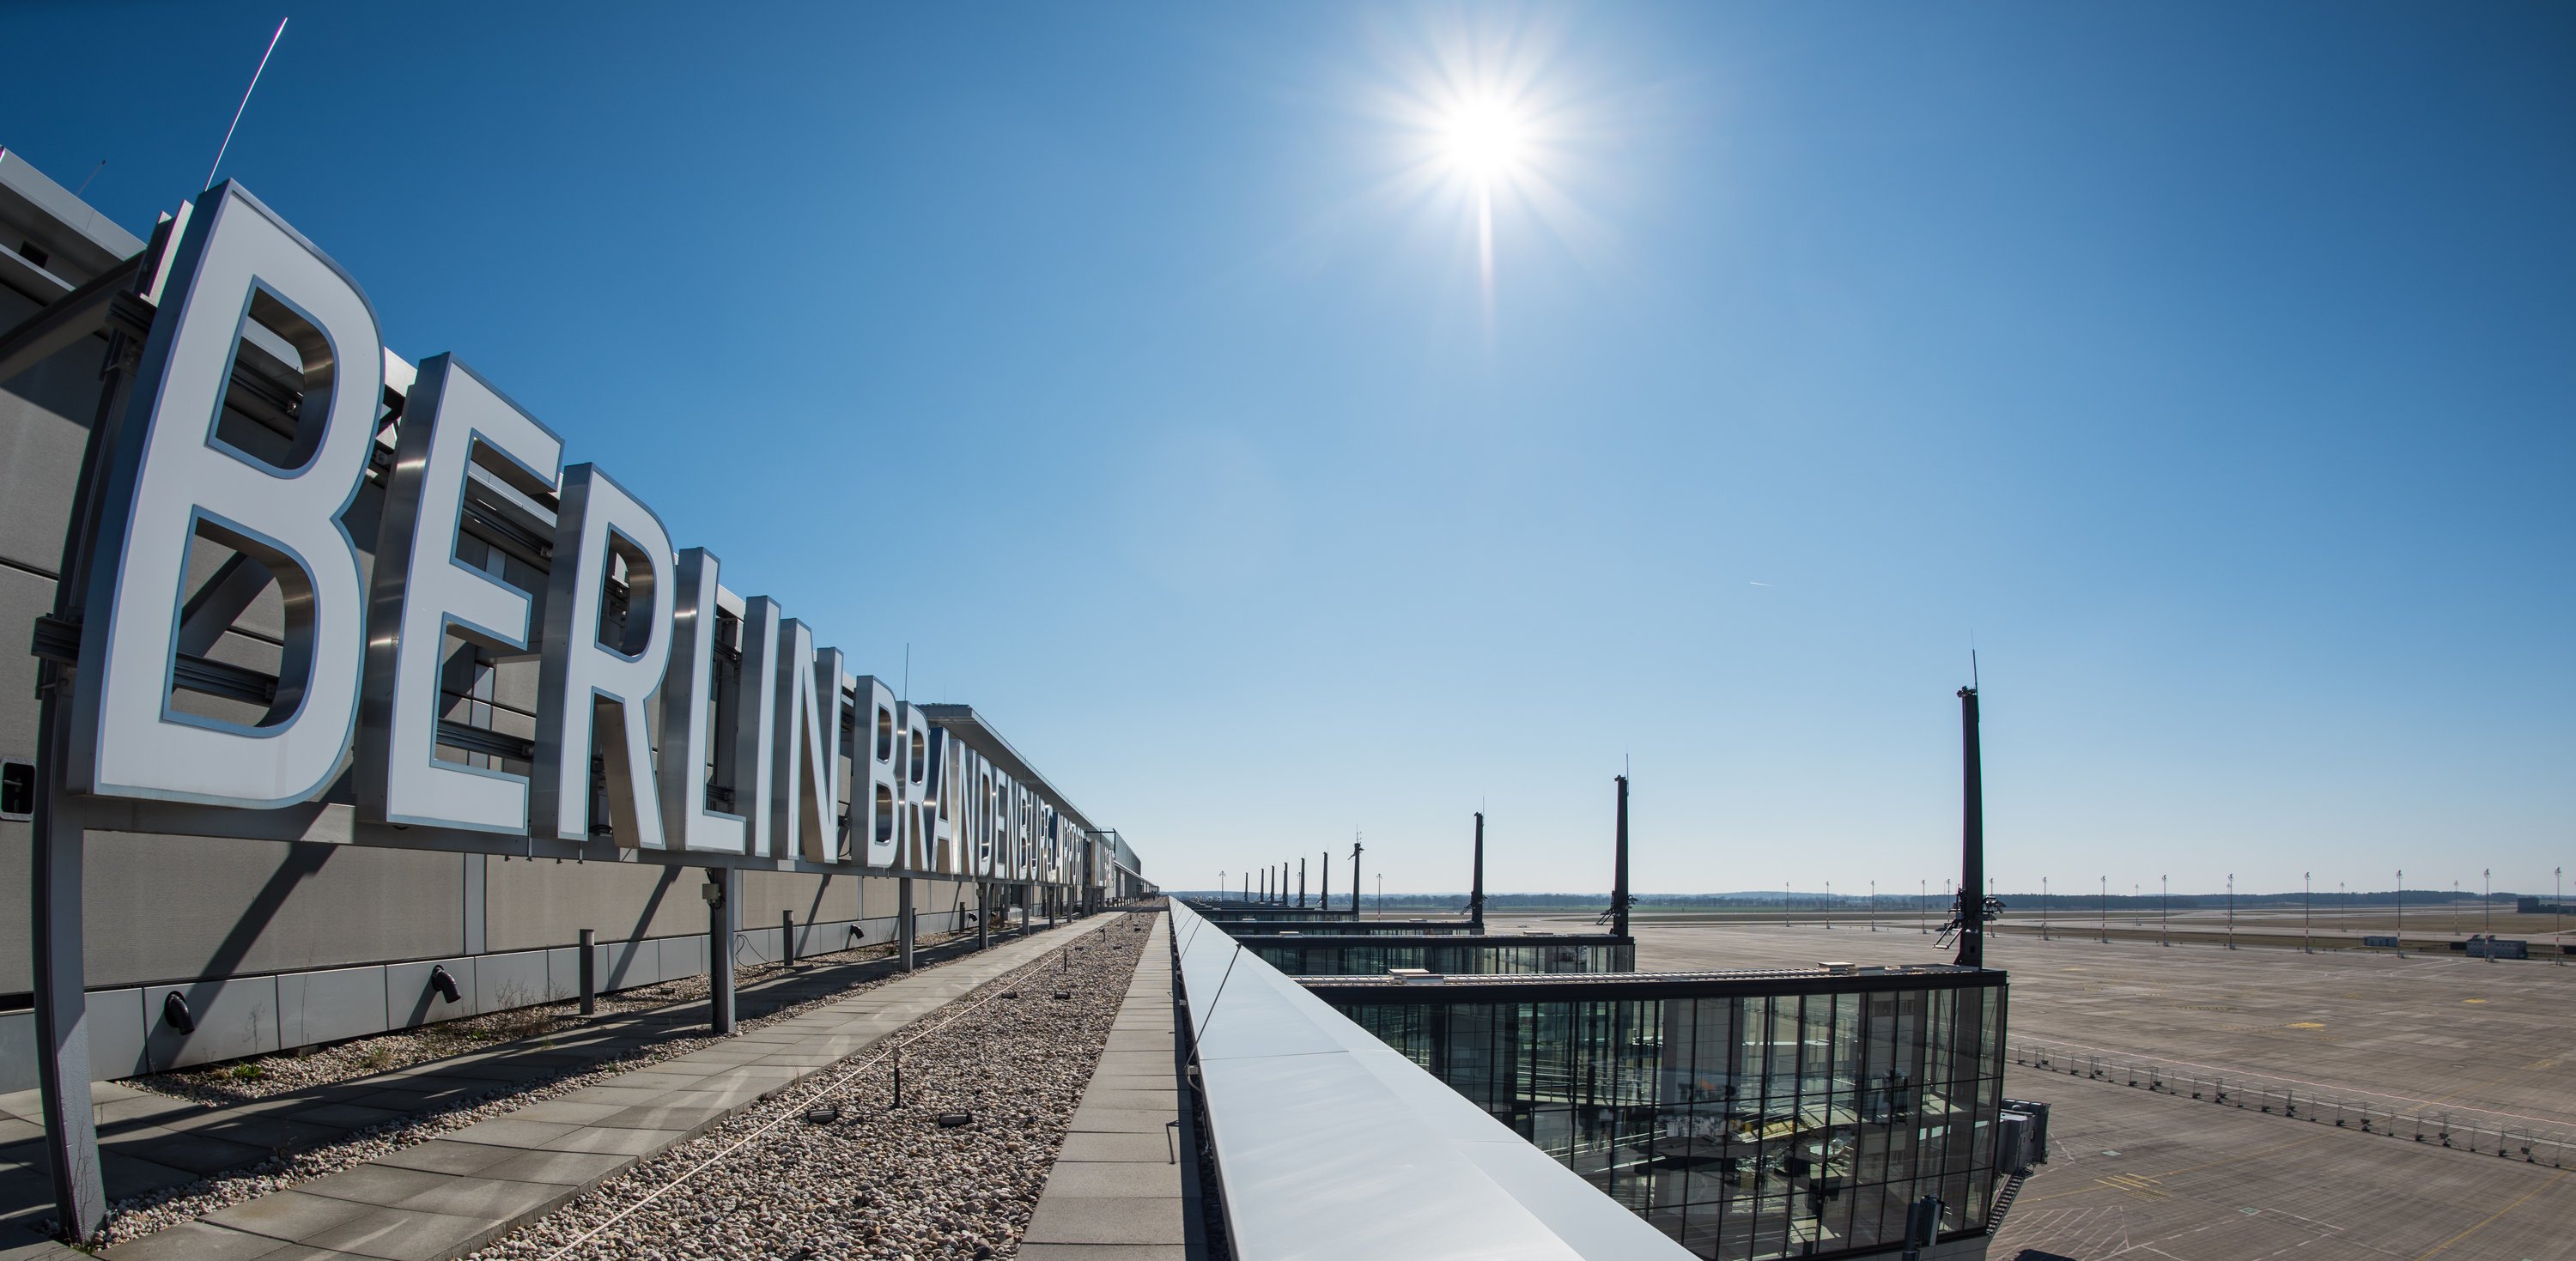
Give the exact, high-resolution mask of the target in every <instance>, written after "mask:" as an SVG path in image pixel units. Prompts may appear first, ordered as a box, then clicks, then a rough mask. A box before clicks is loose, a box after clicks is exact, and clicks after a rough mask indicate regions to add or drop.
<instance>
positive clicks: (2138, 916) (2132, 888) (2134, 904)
mask: <svg viewBox="0 0 2576 1261" xmlns="http://www.w3.org/2000/svg"><path fill="white" fill-rule="evenodd" d="M2146 926H2147V900H2146V899H2145V898H2142V897H2139V896H2138V882H2137V881H2135V880H2132V881H2130V882H2129V927H2131V928H2144V927H2146Z"/></svg>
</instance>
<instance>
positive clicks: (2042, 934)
mask: <svg viewBox="0 0 2576 1261" xmlns="http://www.w3.org/2000/svg"><path fill="white" fill-rule="evenodd" d="M2039 939H2040V940H2041V941H2046V940H2048V877H2046V876H2041V877H2040V878H2039Z"/></svg>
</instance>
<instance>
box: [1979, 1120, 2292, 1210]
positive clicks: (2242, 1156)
mask: <svg viewBox="0 0 2576 1261" xmlns="http://www.w3.org/2000/svg"><path fill="white" fill-rule="evenodd" d="M2324 1137H2325V1135H2324V1134H2311V1135H2309V1136H2308V1137H2306V1138H2299V1139H2292V1140H2290V1141H2289V1142H2286V1143H2276V1144H2274V1145H2272V1146H2270V1147H2260V1148H2256V1149H2255V1150H2253V1151H2250V1152H2240V1153H2238V1154H2237V1155H2234V1156H2228V1157H2223V1158H2221V1159H2218V1160H2212V1161H2206V1162H2204V1163H2201V1164H2197V1165H2184V1166H2183V1167H2182V1168H2180V1169H2168V1170H2166V1171H2164V1172H2163V1173H2154V1174H2122V1175H2119V1176H2121V1177H2134V1178H2143V1179H2145V1180H2146V1181H2148V1182H2162V1181H2164V1180H2165V1179H2167V1178H2171V1177H2176V1176H2179V1175H2181V1174H2186V1173H2196V1172H2198V1171H2200V1170H2203V1169H2215V1168H2217V1167H2218V1166H2220V1165H2232V1164H2235V1163H2236V1162H2237V1161H2240V1160H2252V1159H2253V1158H2255V1157H2257V1156H2268V1155H2271V1154H2272V1153H2273V1152H2277V1151H2287V1150H2289V1149H2290V1148H2293V1147H2304V1146H2306V1145H2307V1144H2309V1143H2313V1142H2316V1141H2317V1140H2318V1139H2321V1138H2324ZM2091 1190H2092V1188H2090V1187H2077V1188H2075V1189H2074V1190H2071V1191H2058V1192H2054V1193H2052V1194H2049V1195H2043V1196H2039V1197H2037V1198H2035V1199H2032V1200H2031V1201H2029V1202H2030V1203H2033V1204H2038V1203H2043V1202H2045V1201H2048V1200H2060V1199H2064V1198H2066V1197H2067V1196H2070V1195H2086V1194H2089V1193H2090V1192H2091Z"/></svg>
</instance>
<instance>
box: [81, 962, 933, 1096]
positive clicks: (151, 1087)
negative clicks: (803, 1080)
mask: <svg viewBox="0 0 2576 1261" xmlns="http://www.w3.org/2000/svg"><path fill="white" fill-rule="evenodd" d="M973 935H974V934H973V932H972V931H969V932H966V933H943V934H939V935H937V936H931V935H927V934H925V935H923V936H922V937H920V938H918V939H916V941H915V942H914V948H915V949H917V950H927V949H929V948H930V947H932V946H935V945H939V944H941V943H944V942H949V941H955V940H958V939H960V938H963V937H972V936H973ZM894 955H895V948H894V947H893V946H890V945H883V944H870V945H866V946H861V947H858V948H857V949H854V950H844V951H840V952H838V953H834V954H818V955H808V956H806V957H804V958H802V959H799V960H797V963H798V964H800V965H813V966H823V965H829V964H844V963H862V962H869V961H874V960H882V959H890V958H893V957H894ZM784 969H785V965H784V964H777V963H762V964H753V965H749V966H743V965H737V966H736V967H735V969H734V986H735V988H736V989H737V990H739V989H741V988H743V987H746V986H749V985H751V984H753V983H755V982H758V981H763V980H766V979H768V978H770V977H773V976H776V975H778V974H779V973H780V972H781V971H783V970H784ZM707 983H708V978H707V977H706V976H705V975H704V974H703V973H702V974H700V975H697V976H693V977H686V978H683V979H681V980H677V981H665V982H663V983H661V984H659V985H641V986H637V987H635V988H633V989H625V990H618V991H615V992H613V993H607V994H601V995H599V996H598V998H597V1000H596V1002H595V1004H594V1006H595V1007H596V1009H597V1012H598V1015H596V1016H593V1017H590V1019H591V1020H597V1019H599V1018H600V1017H604V1016H624V1015H631V1014H634V1013H636V1012H644V1011H651V1010H653V1009H654V1008H657V1007H669V1006H673V1005H676V1004H681V1003H692V1002H704V1001H706V997H707ZM584 1024H585V1021H584V1019H583V1017H582V1015H581V1004H580V1002H579V1001H577V1000H567V1001H565V1002H560V1003H539V1004H533V1005H530V1006H526V1007H514V1008H511V1009H510V1010H508V1011H496V1012H492V1013H490V1014H488V1015H482V1016H468V1017H465V1018H463V1019H459V1020H445V1021H440V1022H439V1023H437V1024H433V1025H419V1026H416V1027H414V1028H410V1029H397V1030H394V1031H392V1032H389V1033H378V1034H370V1035H368V1036H366V1037H363V1038H352V1039H350V1040H349V1041H346V1042H335V1043H331V1044H329V1045H327V1046H318V1047H300V1048H297V1049H296V1050H292V1051H279V1052H276V1053H273V1054H269V1055H254V1056H250V1057H248V1058H246V1059H239V1060H228V1061H225V1062H223V1063H219V1064H200V1065H196V1066H194V1067H190V1068H181V1069H172V1070H170V1071H169V1072H166V1073H151V1074H148V1075H145V1076H142V1077H135V1078H129V1079H127V1080H126V1081H125V1083H124V1084H126V1085H128V1086H132V1087H134V1088H136V1089H138V1090H148V1091H151V1092H152V1093H154V1094H161V1095H170V1096H173V1097H176V1098H181V1099H193V1100H196V1101H197V1102H199V1103H212V1104H231V1103H247V1102H249V1101H251V1100H254V1099H266V1098H268V1097H270V1096H272V1095H282V1094H290V1093H292V1092H294V1091H298V1090H305V1089H309V1088H311V1087H314V1086H328V1085H332V1084H335V1083H338V1082H344V1081H352V1080H355V1079H357V1078H360V1077H365V1076H367V1075H369V1074H371V1073H386V1072H392V1071H393V1070H395V1069H400V1068H409V1067H411V1066H412V1065H414V1064H425V1063H427V1062H429V1061H431V1060H439V1059H445V1058H447V1057H448V1056H451V1055H463V1054H465V1053H466V1052H469V1051H487V1050H490V1049H492V1048H493V1047H495V1046H498V1045H500V1044H501V1043H504V1042H511V1041H516V1040H519V1039H524V1038H542V1037H545V1036H546V1035H548V1034H552V1033H558V1032H564V1031H569V1030H573V1029H578V1028H581V1027H583V1025H584Z"/></svg>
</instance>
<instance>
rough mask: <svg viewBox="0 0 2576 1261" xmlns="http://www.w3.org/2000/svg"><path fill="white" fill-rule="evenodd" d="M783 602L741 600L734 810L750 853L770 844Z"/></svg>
mask: <svg viewBox="0 0 2576 1261" xmlns="http://www.w3.org/2000/svg"><path fill="white" fill-rule="evenodd" d="M785 620H786V619H785V618H784V617H783V616H781V615H780V613H779V611H778V601H776V600H772V599H770V598H769V597H768V596H765V595H756V596H753V597H751V598H750V599H748V600H745V601H743V602H742V643H741V645H740V647H741V648H742V660H741V662H739V663H738V664H739V665H740V668H741V673H740V676H739V677H740V678H741V680H742V683H741V686H740V687H738V688H736V689H735V691H734V696H735V698H736V699H735V704H734V707H733V711H734V712H733V762H732V765H731V766H729V767H728V768H727V769H728V770H729V771H730V772H731V774H732V779H733V806H734V809H736V810H738V811H740V812H742V817H743V823H744V825H745V826H744V829H743V830H744V832H745V834H746V838H747V839H746V840H745V841H744V848H745V852H748V853H759V852H760V851H761V849H762V847H764V846H766V845H768V844H769V795H770V784H769V781H770V779H771V778H772V777H773V776H774V775H775V774H776V773H777V772H776V767H777V761H778V750H777V747H776V746H777V741H778V689H777V687H775V686H774V685H773V683H774V679H773V677H772V676H774V675H776V674H777V673H778V624H779V623H780V622H782V621H785Z"/></svg>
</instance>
